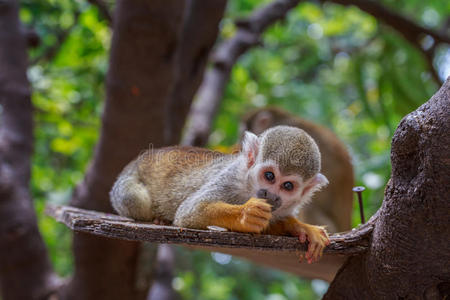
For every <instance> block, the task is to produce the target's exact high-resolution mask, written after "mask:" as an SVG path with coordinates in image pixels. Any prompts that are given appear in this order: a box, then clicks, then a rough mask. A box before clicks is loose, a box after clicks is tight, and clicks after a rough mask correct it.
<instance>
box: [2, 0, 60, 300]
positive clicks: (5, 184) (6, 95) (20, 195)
mask: <svg viewBox="0 0 450 300" xmlns="http://www.w3.org/2000/svg"><path fill="white" fill-rule="evenodd" d="M18 11H19V5H18V2H16V1H12V0H7V1H6V0H5V1H2V3H1V7H0V32H1V34H0V103H1V107H2V113H1V116H0V120H1V124H0V286H1V298H2V299H4V300H9V299H44V298H47V297H48V296H50V295H51V294H52V293H54V292H55V290H56V289H57V286H58V285H59V281H58V279H57V277H56V275H55V274H54V273H53V270H52V267H51V264H50V261H49V258H48V254H47V250H46V247H45V244H44V242H43V240H42V237H41V235H40V233H39V230H38V226H37V220H36V214H35V212H34V207H33V203H32V200H31V196H30V191H29V188H28V187H29V181H30V157H31V154H32V149H33V114H32V110H33V109H32V104H31V98H30V86H29V82H28V80H27V77H26V69H27V60H28V59H27V54H26V48H27V43H26V37H25V35H24V34H22V32H21V25H20V22H19V16H18Z"/></svg>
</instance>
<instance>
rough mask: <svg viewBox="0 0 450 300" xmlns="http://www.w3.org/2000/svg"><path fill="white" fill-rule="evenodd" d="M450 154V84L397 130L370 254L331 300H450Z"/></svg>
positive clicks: (346, 272)
mask: <svg viewBox="0 0 450 300" xmlns="http://www.w3.org/2000/svg"><path fill="white" fill-rule="evenodd" d="M449 154H450V78H449V79H447V81H446V82H445V83H444V85H443V86H442V88H441V89H440V90H439V91H438V92H437V93H436V94H435V95H434V96H433V97H432V98H431V99H430V100H429V101H428V102H427V103H425V104H423V105H422V106H421V107H419V108H418V109H417V110H416V111H414V112H412V113H411V114H409V115H407V116H406V117H405V118H404V119H403V120H402V121H401V123H400V125H399V127H398V128H397V130H396V132H395V134H394V138H393V140H392V152H391V160H392V174H391V179H390V180H389V183H388V185H387V187H386V191H385V199H384V201H383V205H382V207H381V208H380V210H379V217H378V218H377V220H376V223H375V227H374V231H373V235H372V242H371V244H370V247H369V250H368V251H367V252H366V253H365V254H363V255H360V256H357V257H353V258H350V259H349V260H348V261H347V263H346V264H345V265H344V266H343V267H342V268H341V270H340V271H339V273H338V274H337V276H336V278H335V280H334V281H333V282H332V284H331V286H330V288H329V290H328V292H327V294H326V295H325V297H324V299H447V298H448V297H449V296H450V243H449V242H448V237H449V236H450V226H449V212H450V196H449V190H448V187H449V186H450V173H449V169H450V159H449ZM446 297H447V298H446Z"/></svg>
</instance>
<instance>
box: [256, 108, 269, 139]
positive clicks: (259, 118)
mask: <svg viewBox="0 0 450 300" xmlns="http://www.w3.org/2000/svg"><path fill="white" fill-rule="evenodd" d="M273 121H274V120H273V116H272V113H271V112H269V111H267V110H261V111H260V112H259V113H258V114H257V115H256V116H255V120H254V121H253V124H252V130H253V131H254V132H256V133H258V134H259V133H261V132H263V131H264V130H266V129H267V128H269V127H270V126H271V125H272V123H273Z"/></svg>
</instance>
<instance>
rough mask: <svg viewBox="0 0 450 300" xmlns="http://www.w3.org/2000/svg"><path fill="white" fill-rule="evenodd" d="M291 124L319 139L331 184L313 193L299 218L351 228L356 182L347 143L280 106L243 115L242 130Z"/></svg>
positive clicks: (339, 228)
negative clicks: (311, 199)
mask: <svg viewBox="0 0 450 300" xmlns="http://www.w3.org/2000/svg"><path fill="white" fill-rule="evenodd" d="M278 125H288V126H294V127H298V128H301V129H303V130H304V131H306V132H307V133H308V134H309V135H310V136H311V137H312V138H313V139H314V141H315V142H316V143H317V145H318V146H319V150H320V153H321V172H322V173H323V174H324V175H325V176H326V177H327V178H328V180H329V181H330V184H329V185H327V187H326V188H325V189H323V190H322V191H321V192H320V193H318V194H317V195H315V196H314V199H313V201H312V203H311V204H309V205H308V206H306V207H304V208H303V209H302V210H301V211H300V214H299V218H300V220H302V221H305V222H306V223H309V224H320V225H326V227H327V230H328V231H329V232H340V231H346V230H349V229H350V228H351V216H352V210H353V209H352V204H353V192H352V188H353V186H354V179H353V167H352V163H351V158H350V155H349V154H348V151H347V149H346V147H345V145H344V144H343V143H342V142H341V141H340V140H339V139H338V138H337V137H336V135H335V134H334V133H333V132H331V130H329V129H328V128H325V127H323V126H320V125H318V124H316V123H313V122H311V121H307V120H305V119H302V118H299V117H298V116H296V115H293V114H291V113H289V112H287V111H285V110H282V109H280V108H277V107H264V108H258V109H255V110H254V111H252V112H250V113H248V114H247V115H246V116H244V118H243V124H242V131H244V130H248V131H251V132H253V133H255V134H260V133H262V132H263V131H265V130H267V129H268V128H270V127H273V126H278Z"/></svg>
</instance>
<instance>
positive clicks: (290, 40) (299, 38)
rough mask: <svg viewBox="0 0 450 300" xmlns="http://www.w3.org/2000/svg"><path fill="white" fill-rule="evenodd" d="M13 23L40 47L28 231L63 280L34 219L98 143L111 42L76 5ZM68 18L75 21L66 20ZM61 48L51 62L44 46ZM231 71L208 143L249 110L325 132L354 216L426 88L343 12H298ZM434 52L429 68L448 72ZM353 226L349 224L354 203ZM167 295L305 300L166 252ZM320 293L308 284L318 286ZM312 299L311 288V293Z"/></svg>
mask: <svg viewBox="0 0 450 300" xmlns="http://www.w3.org/2000/svg"><path fill="white" fill-rule="evenodd" d="M268 2H270V1H269V0H265V1H259V0H239V1H238V0H231V1H229V4H228V9H227V14H226V16H225V18H224V19H223V21H222V23H221V37H220V40H222V39H225V38H229V37H230V36H232V35H233V34H234V32H235V30H236V28H235V26H234V22H233V21H234V20H235V19H236V18H238V17H243V16H246V15H248V14H250V13H251V12H252V11H253V10H254V9H255V8H256V7H258V6H259V5H264V4H266V3H268ZM383 2H384V4H386V5H387V6H388V7H390V8H391V9H393V10H395V11H397V12H399V13H402V14H404V15H407V16H408V17H409V18H411V19H412V20H414V21H415V22H417V23H419V24H421V25H424V26H427V27H430V28H434V29H436V30H438V29H439V28H441V27H442V24H443V22H444V21H445V19H446V18H447V17H448V15H449V13H450V2H448V1H444V0H431V1H420V0H408V1H406V0H403V1H398V0H395V1H394V0H385V1H383ZM21 4H22V9H21V12H20V16H21V18H22V21H23V22H24V23H25V24H26V25H27V26H29V27H32V28H34V29H35V30H36V31H37V33H38V34H39V36H40V37H41V45H40V46H39V47H38V48H36V49H32V50H30V53H29V54H30V60H31V61H37V63H35V64H34V65H32V66H31V67H30V69H29V78H30V81H31V83H32V86H33V104H34V106H35V138H36V142H35V154H34V156H33V167H32V172H33V176H32V193H33V196H34V199H35V203H36V208H37V212H38V216H39V226H40V229H41V231H42V233H43V236H44V238H45V241H46V243H47V245H48V246H49V249H50V254H51V258H52V261H53V262H54V264H55V268H56V270H57V271H58V273H60V274H62V275H70V274H71V272H73V266H72V255H71V249H70V247H71V245H70V244H71V234H70V232H69V230H67V229H66V228H65V227H64V226H62V225H59V224H57V223H55V222H54V221H52V220H51V219H50V218H48V217H45V216H44V214H43V210H44V206H45V203H46V202H52V203H67V202H68V200H69V199H70V196H71V194H72V191H73V189H74V187H75V186H76V184H77V183H78V182H80V180H81V179H82V178H83V174H84V172H85V170H86V167H87V164H88V162H89V160H90V158H91V156H92V152H93V147H94V145H95V142H96V140H97V138H98V134H99V127H100V118H99V117H100V113H101V111H102V103H103V99H104V97H105V92H104V81H105V74H106V71H107V67H108V63H107V62H108V52H109V44H110V39H111V32H110V30H109V28H108V26H107V24H105V23H104V21H103V20H102V19H101V17H100V16H99V13H98V12H97V10H96V9H95V8H94V7H92V6H90V5H89V4H88V3H87V2H80V1H72V0H59V1H44V0H35V1H31V0H24V1H22V2H21ZM78 14H79V17H78V19H77V15H78ZM65 30H68V35H67V38H66V39H65V40H64V42H63V43H62V45H61V47H60V48H55V49H56V51H55V52H54V55H50V56H49V55H46V53H47V54H48V49H49V47H52V46H54V45H56V44H57V43H58V37H59V36H60V34H61V32H62V31H65ZM263 42H264V47H260V48H254V49H252V50H251V51H249V52H248V53H246V54H245V55H243V57H241V59H240V60H239V62H238V63H237V64H236V66H235V67H234V68H233V70H232V75H231V81H230V82H229V84H228V86H227V89H226V94H225V99H224V101H223V103H222V106H221V109H220V112H219V114H218V116H217V118H216V121H215V126H214V131H213V133H212V136H211V139H210V145H211V146H212V147H223V146H229V145H232V144H234V143H235V142H236V140H237V138H238V135H239V130H238V129H239V119H240V117H241V116H242V115H243V114H244V113H245V112H246V111H248V110H249V109H250V108H253V107H261V106H264V105H267V104H272V105H277V106H280V107H283V108H285V109H287V110H289V111H291V112H293V113H295V114H297V115H299V116H302V117H304V118H307V119H311V120H314V121H315V122H318V123H322V124H324V125H326V126H328V127H330V128H332V129H333V130H334V131H335V132H336V134H337V135H338V136H339V137H340V138H341V139H342V140H343V141H344V142H345V143H346V144H347V146H348V148H349V150H350V152H351V154H352V157H353V163H354V167H355V171H356V179H357V184H358V185H364V186H366V187H367V188H368V191H367V192H365V193H364V199H365V210H366V215H369V216H370V215H371V214H373V213H374V212H375V211H376V210H377V209H378V207H379V206H380V203H381V201H382V198H383V189H384V186H385V184H386V182H387V180H388V178H389V176H390V161H389V151H390V143H391V138H392V135H393V133H394V131H395V128H396V126H397V124H398V123H399V121H400V120H401V118H402V117H403V116H404V115H405V114H407V113H409V112H411V111H412V110H414V109H415V108H417V107H418V106H419V105H421V104H422V103H423V102H424V101H426V100H427V99H428V98H429V97H430V96H431V95H432V94H433V93H434V92H435V91H436V90H437V88H438V85H437V84H436V83H435V82H433V80H432V77H431V74H430V72H429V70H428V69H427V66H426V64H425V61H424V58H423V57H422V55H421V53H420V52H419V51H418V50H417V49H415V48H414V47H412V46H411V45H410V44H409V43H408V42H406V41H405V40H404V39H403V38H402V37H401V36H400V35H399V34H398V33H397V32H395V31H393V30H392V29H391V28H389V27H387V26H384V25H382V24H381V23H380V22H379V21H378V20H376V19H375V18H373V17H372V16H370V15H368V14H366V13H364V12H361V11H360V10H358V9H357V8H355V7H343V6H339V5H334V4H330V3H325V4H323V5H322V6H319V5H318V4H317V3H315V2H301V3H300V5H299V6H298V7H297V8H295V9H294V10H293V11H292V12H291V13H290V14H289V15H288V17H287V19H286V20H285V21H283V22H279V23H278V24H276V25H274V26H272V27H271V28H269V29H268V30H267V32H266V33H265V34H264V36H263ZM449 56H450V55H449V49H448V47H445V46H443V47H440V48H439V49H438V57H437V58H436V60H435V62H434V63H435V66H437V67H438V70H439V72H440V74H441V75H442V76H443V74H445V72H448V70H449V69H450V66H449V61H448V60H449V59H448V57H449ZM354 216H355V217H354V222H353V223H354V225H357V224H358V223H359V214H358V208H357V206H356V205H355V214H354ZM178 257H179V263H178V265H177V268H178V270H177V275H176V276H177V277H176V279H175V281H174V286H175V288H176V289H177V290H178V291H179V292H180V294H181V295H182V296H183V298H184V299H270V300H275V299H316V298H318V295H317V294H316V293H315V292H314V291H313V290H312V289H311V285H310V282H309V281H304V280H300V279H298V278H297V277H295V276H292V275H288V274H284V273H281V272H276V271H273V270H269V269H265V268H261V267H257V266H255V265H252V264H249V263H246V262H244V261H241V260H238V259H234V258H233V259H231V260H230V259H229V258H227V257H226V256H222V257H221V256H220V255H217V254H212V257H213V258H211V255H210V254H208V253H204V252H191V251H187V250H184V249H182V248H179V249H178ZM319 285H320V283H319ZM315 290H318V289H317V288H316V289H315Z"/></svg>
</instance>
